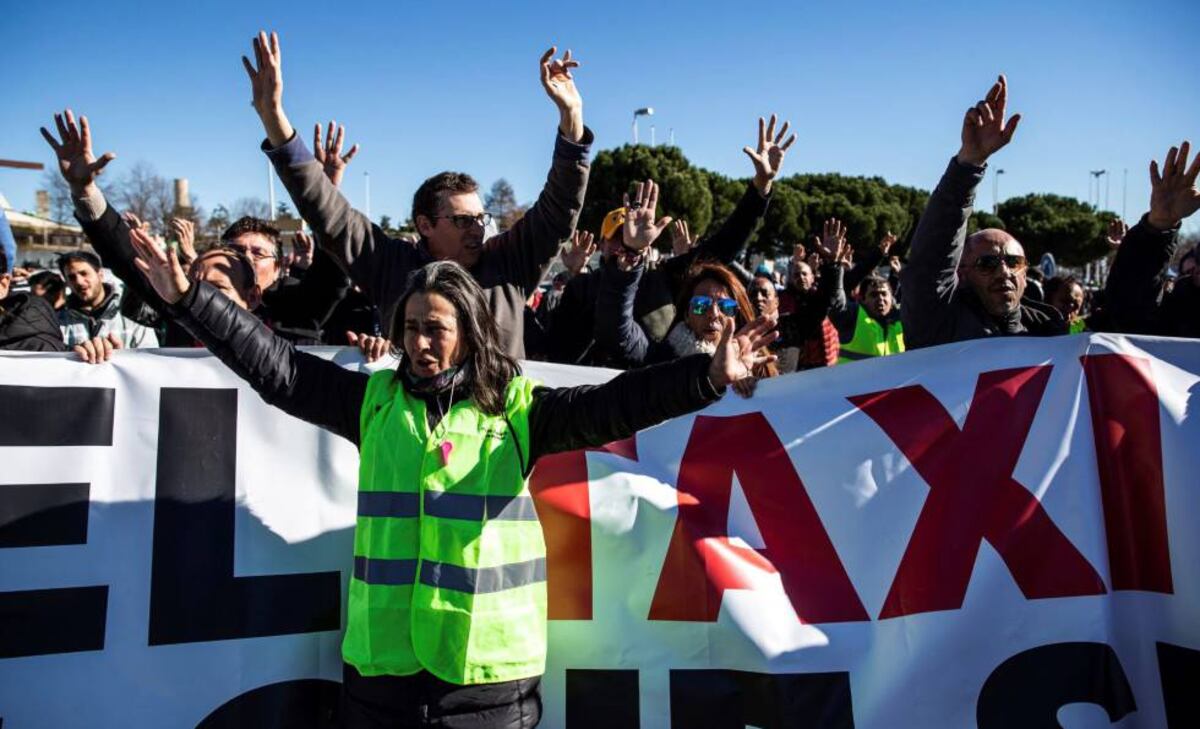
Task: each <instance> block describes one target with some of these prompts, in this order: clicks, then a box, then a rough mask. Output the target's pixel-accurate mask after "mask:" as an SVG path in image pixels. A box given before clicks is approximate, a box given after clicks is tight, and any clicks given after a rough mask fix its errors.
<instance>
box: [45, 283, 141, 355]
mask: <svg viewBox="0 0 1200 729" xmlns="http://www.w3.org/2000/svg"><path fill="white" fill-rule="evenodd" d="M58 324H59V327H60V328H61V329H62V336H63V340H64V341H65V342H66V344H67V346H68V347H74V346H75V345H76V344H82V343H83V342H86V341H87V340H89V339H93V338H95V337H103V336H108V335H109V334H113V335H116V337H117V339H119V340H121V345H122V346H124V347H125V348H126V349H136V348H139V347H157V346H158V336H157V335H156V334H155V333H154V330H153V329H150V328H149V327H147V326H143V325H141V324H138V323H137V322H135V321H134V320H132V319H129V318H127V317H126V316H124V315H123V314H121V295H120V293H118V292H117V291H116V289H114V288H113V286H112V284H104V301H102V302H101V303H100V305H99V306H97V307H95V308H94V309H92V310H91V311H85V310H84V309H83V302H82V301H80V299H79V297H77V296H76V295H75V294H71V295H70V296H68V297H67V305H66V306H64V307H63V308H62V310H61V311H59V312H58Z"/></svg>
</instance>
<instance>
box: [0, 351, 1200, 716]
mask: <svg viewBox="0 0 1200 729" xmlns="http://www.w3.org/2000/svg"><path fill="white" fill-rule="evenodd" d="M318 351H321V350H318ZM324 354H325V356H329V357H335V358H338V359H339V360H344V362H343V363H344V364H345V365H346V366H348V367H357V366H359V365H357V364H356V363H355V359H356V357H357V355H356V354H355V353H352V352H349V351H345V350H326V351H324ZM527 372H528V373H529V374H531V375H533V376H535V377H538V378H539V379H542V380H543V381H544V382H546V383H547V384H550V385H573V384H580V383H585V382H598V381H602V380H604V379H606V378H608V377H610V376H611V375H612V373H611V372H607V371H603V370H587V369H582V368H572V367H560V366H548V365H539V364H536V363H530V364H528V365H527ZM1198 382H1200V343H1197V342H1195V341H1184V340H1165V339H1148V338H1126V337H1117V336H1108V335H1091V336H1075V337H1063V338H1056V339H1005V340H993V341H982V340H981V341H975V342H966V343H962V344H955V345H949V346H945V347H939V348H936V349H931V350H923V351H918V352H912V353H908V354H905V355H902V356H898V357H892V358H888V359H886V360H875V361H867V362H862V363H857V364H853V365H848V366H840V367H836V368H832V369H825V370H817V371H811V372H806V373H802V374H798V375H790V376H785V377H779V378H776V379H774V380H769V381H765V382H762V383H760V385H759V388H758V392H757V394H756V395H755V397H754V398H752V399H750V400H743V399H740V398H738V397H736V396H734V395H732V394H730V395H727V396H726V397H725V398H724V399H723V400H722V401H721V402H719V403H717V404H715V405H714V406H712V407H710V408H708V409H707V410H705V411H704V412H702V413H698V414H696V415H692V416H688V417H684V418H679V419H677V420H674V421H671V422H669V423H666V424H664V425H662V426H659V427H657V428H653V429H651V430H649V431H645V432H643V433H640V434H638V436H637V437H636V438H635V439H632V440H630V441H626V442H623V443H617V444H612V445H610V446H608V447H607V448H606V449H603V450H596V451H590V452H587V453H574V454H561V455H557V456H551V457H547V458H544V459H542V461H541V462H540V463H539V465H538V469H537V471H536V472H535V474H534V477H533V481H532V486H533V488H534V490H535V493H536V495H537V497H538V505H539V513H540V515H541V517H542V521H543V524H544V526H545V531H546V538H547V547H548V554H549V560H548V573H549V579H550V600H551V622H550V626H549V631H550V658H549V666H548V669H547V673H546V676H545V678H544V680H543V693H544V699H545V717H544V720H543V726H546V727H552V728H556V727H568V728H569V729H583V728H584V727H600V726H604V727H620V726H639V727H642V729H665V728H666V727H675V728H677V729H687V728H690V727H742V726H755V727H821V728H827V727H851V726H853V727H863V728H867V729H876V728H878V729H883V728H888V729H891V728H898V727H910V728H913V729H917V728H924V727H971V726H979V727H981V729H991V728H992V727H1031V726H1057V725H1058V724H1056V722H1061V725H1062V726H1064V727H1073V728H1079V727H1109V726H1119V727H1171V728H1172V729H1182V727H1185V726H1195V725H1196V723H1195V722H1196V717H1197V716H1200V692H1197V691H1196V690H1195V688H1194V684H1195V676H1197V675H1200V560H1198V559H1197V555H1200V529H1198V528H1197V527H1196V524H1197V521H1198V519H1200V488H1197V487H1198V486H1200V476H1198V475H1197V474H1200V404H1198V400H1197V398H1198V397H1200V395H1198V394H1197V393H1200V385H1198ZM0 454H2V455H3V464H4V468H3V475H2V476H0V726H3V729H24V728H25V727H98V726H122V727H125V726H135V727H191V726H196V725H198V724H203V725H205V726H239V725H242V726H266V725H269V724H270V723H272V722H275V723H283V724H288V722H294V725H299V726H318V725H319V721H320V717H321V713H322V711H324V710H326V709H327V708H328V706H329V705H330V701H331V697H333V696H335V695H336V691H337V685H336V682H337V681H339V680H340V676H341V652H340V640H341V629H342V628H343V627H344V624H345V616H346V611H345V599H346V583H347V580H348V578H349V573H350V569H349V567H350V564H351V553H352V539H351V533H352V529H353V524H354V509H355V480H356V474H357V471H356V468H357V458H356V453H355V449H354V447H353V446H352V445H350V444H349V443H347V442H345V441H341V440H339V439H337V438H335V437H334V436H331V435H328V434H326V433H323V432H321V431H319V430H318V429H316V428H314V427H312V426H309V425H307V424H305V423H302V422H300V421H298V420H295V419H293V418H291V417H289V416H287V415H284V414H283V413H282V412H280V411H278V410H276V409H273V408H271V407H269V406H267V405H266V404H264V403H263V402H262V401H261V400H260V399H259V397H258V396H257V395H256V394H255V393H254V392H253V391H252V390H251V389H250V388H249V387H248V386H246V385H245V384H244V383H242V382H241V381H240V380H238V379H237V378H236V377H234V376H233V375H231V374H230V373H229V372H228V371H227V370H226V369H225V368H224V366H222V365H221V364H220V363H219V362H217V361H216V360H215V359H213V358H211V357H209V356H207V355H205V354H204V353H203V352H202V351H194V350H159V351H150V352H147V351H130V352H119V353H118V354H117V356H116V358H115V360H114V361H113V362H111V363H109V364H106V365H101V366H88V365H84V364H81V363H79V362H77V361H73V360H72V358H70V357H64V356H58V355H37V354H33V355H5V356H3V357H0ZM297 717H302V718H297ZM288 725H292V724H288Z"/></svg>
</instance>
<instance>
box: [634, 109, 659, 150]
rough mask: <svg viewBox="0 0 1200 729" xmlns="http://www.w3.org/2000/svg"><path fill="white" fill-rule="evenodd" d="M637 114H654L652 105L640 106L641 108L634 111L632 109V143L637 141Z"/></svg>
mask: <svg viewBox="0 0 1200 729" xmlns="http://www.w3.org/2000/svg"><path fill="white" fill-rule="evenodd" d="M639 116H654V107H652V106H645V107H642V108H641V109H634V111H633V143H634V144H637V143H638V126H637V120H638V117H639Z"/></svg>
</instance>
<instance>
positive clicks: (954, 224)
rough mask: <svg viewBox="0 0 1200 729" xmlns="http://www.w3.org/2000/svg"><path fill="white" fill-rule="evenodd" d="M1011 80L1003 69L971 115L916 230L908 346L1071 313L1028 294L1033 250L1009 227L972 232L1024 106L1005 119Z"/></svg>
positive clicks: (907, 297)
mask: <svg viewBox="0 0 1200 729" xmlns="http://www.w3.org/2000/svg"><path fill="white" fill-rule="evenodd" d="M1007 104H1008V82H1007V80H1006V79H1005V78H1004V76H1000V77H999V79H998V80H997V81H996V83H995V84H994V85H993V86H992V88H991V90H990V91H989V92H988V95H987V98H985V99H984V100H982V101H980V102H979V103H977V104H976V105H975V106H973V107H971V108H970V109H968V110H967V112H966V114H965V115H964V117H963V126H962V146H961V148H960V149H959V151H958V154H957V155H955V157H954V159H952V160H950V165H949V167H948V168H947V169H946V172H945V174H943V175H942V179H941V181H940V182H939V183H938V186H937V189H935V190H934V191H933V194H932V195H930V197H929V203H928V204H927V205H926V206H925V212H924V214H922V216H921V222H920V224H919V225H918V226H917V230H916V233H915V234H914V235H913V240H912V248H911V250H910V252H909V257H908V265H907V266H906V267H905V268H904V270H903V271H902V272H901V273H900V280H901V286H902V287H903V289H904V307H903V308H902V309H901V312H900V313H901V319H902V322H903V325H904V339H905V347H906V348H907V349H917V348H920V347H932V346H934V345H938V344H946V343H948V342H960V341H964V340H968V339H980V338H982V337H992V336H1003V335H1013V334H1021V335H1031V336H1055V335H1059V334H1066V333H1067V324H1066V320H1064V319H1063V317H1062V315H1061V314H1059V312H1058V311H1057V310H1056V309H1054V307H1051V306H1047V305H1045V304H1041V303H1038V302H1034V301H1031V300H1023V296H1024V294H1025V269H1026V266H1027V262H1026V260H1025V250H1024V248H1022V247H1021V244H1020V242H1018V241H1017V239H1016V238H1013V237H1012V236H1011V235H1009V234H1008V233H1006V232H1005V231H1003V230H998V229H995V228H988V229H986V230H980V231H978V232H977V233H975V234H973V235H971V236H970V237H968V236H967V221H968V220H969V219H970V217H971V212H972V207H973V204H974V199H975V189H976V188H977V187H978V186H979V183H980V182H981V181H982V180H983V176H984V172H985V170H986V168H987V160H988V158H989V157H990V156H991V155H992V154H994V153H996V152H997V151H999V150H1000V149H1001V148H1003V147H1004V146H1005V145H1007V144H1008V143H1009V142H1010V141H1011V140H1012V137H1013V134H1014V133H1015V132H1016V130H1017V124H1018V123H1019V122H1020V119H1021V116H1020V114H1016V115H1013V116H1012V118H1010V119H1005V109H1006V107H1007Z"/></svg>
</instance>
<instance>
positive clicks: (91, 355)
mask: <svg viewBox="0 0 1200 729" xmlns="http://www.w3.org/2000/svg"><path fill="white" fill-rule="evenodd" d="M123 348H124V345H123V344H121V340H120V339H118V338H117V335H116V334H108V335H106V336H101V337H93V338H91V339H89V340H87V341H85V342H82V343H80V344H76V345H75V348H74V350H75V354H77V355H79V359H81V360H83V361H84V362H87V363H88V364H100V363H102V362H107V361H108V360H110V359H111V358H112V354H113V352H115V351H117V350H118V349H123Z"/></svg>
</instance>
